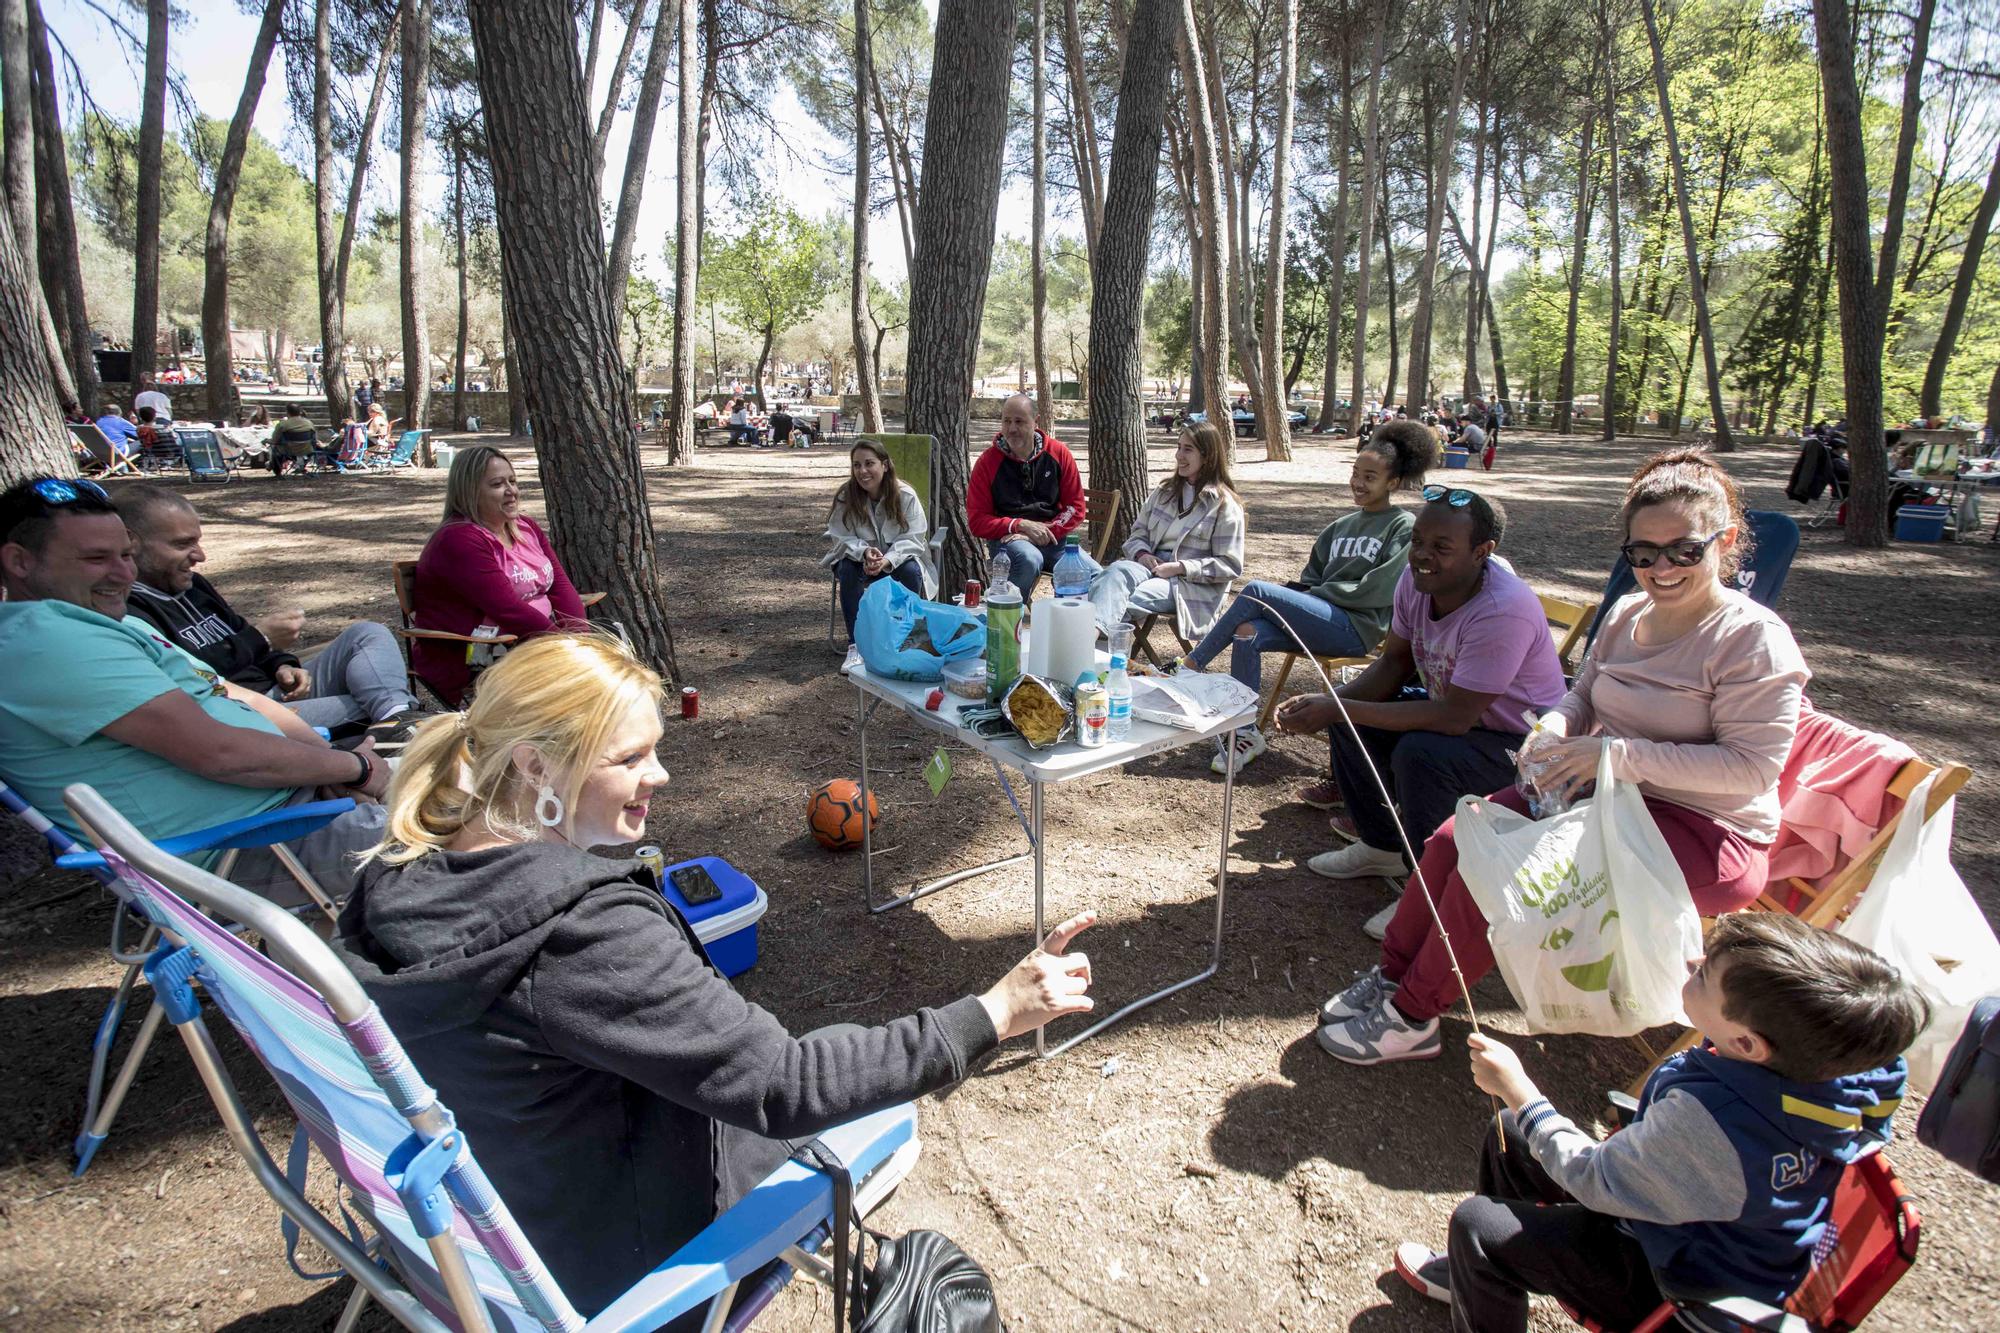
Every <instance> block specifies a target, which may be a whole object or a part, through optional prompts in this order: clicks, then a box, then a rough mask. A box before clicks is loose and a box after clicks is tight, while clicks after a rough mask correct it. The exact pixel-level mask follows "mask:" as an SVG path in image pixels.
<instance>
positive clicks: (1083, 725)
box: [1076, 685, 1111, 750]
mask: <svg viewBox="0 0 2000 1333" xmlns="http://www.w3.org/2000/svg"><path fill="white" fill-rule="evenodd" d="M1110 721H1111V696H1110V694H1109V693H1107V692H1106V691H1105V688H1104V687H1103V686H1102V685H1079V686H1077V687H1076V743H1077V744H1078V745H1082V746H1087V747H1089V748H1090V749H1093V750H1094V749H1096V748H1097V747H1098V746H1100V745H1102V744H1104V737H1105V728H1106V726H1108V725H1109V723H1110Z"/></svg>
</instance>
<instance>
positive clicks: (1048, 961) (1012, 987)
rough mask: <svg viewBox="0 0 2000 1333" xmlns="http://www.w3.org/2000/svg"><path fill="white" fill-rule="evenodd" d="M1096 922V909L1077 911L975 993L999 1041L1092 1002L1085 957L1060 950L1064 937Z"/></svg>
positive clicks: (1078, 1011)
mask: <svg viewBox="0 0 2000 1333" xmlns="http://www.w3.org/2000/svg"><path fill="white" fill-rule="evenodd" d="M1096 921H1097V913H1096V912H1081V913H1078V914H1077V915H1076V916H1073V917H1071V918H1070V919H1069V920H1067V921H1065V922H1063V923H1062V924H1061V925H1060V926H1057V927H1056V928H1055V929H1054V930H1052V931H1050V932H1049V934H1048V938H1047V939H1044V940H1043V941H1042V944H1041V947H1040V948H1038V949H1036V950H1034V951H1033V952H1031V953H1030V954H1029V955H1028V956H1027V957H1026V958H1023V959H1022V960H1021V961H1020V962H1018V963H1016V964H1014V966H1013V967H1012V968H1011V969H1010V970H1009V971H1008V973H1007V975H1006V976H1004V977H1002V978H1000V980H999V982H998V983H997V984H996V985H995V986H994V987H993V989H992V990H989V991H987V992H986V993H985V994H984V995H982V996H980V997H979V1002H980V1003H981V1004H982V1005H984V1006H986V1016H987V1017H988V1018H990V1019H992V1020H993V1030H994V1031H995V1032H997V1033H999V1034H1000V1040H1001V1041H1006V1040H1007V1039H1008V1038H1010V1037H1018V1036H1020V1035H1021V1034H1022V1033H1025V1032H1033V1031H1034V1030H1035V1029H1036V1028H1039V1027H1041V1026H1042V1025H1043V1024H1045V1023H1048V1022H1051V1021H1052V1020H1054V1019H1057V1018H1061V1017H1062V1016H1063V1015H1064V1014H1081V1013H1087V1012H1089V1010H1090V1009H1091V1008H1092V1007H1094V1005H1095V1003H1096V1002H1095V1001H1093V1000H1092V999H1091V998H1090V996H1089V995H1088V994H1086V992H1087V991H1089V989H1090V959H1089V957H1088V956H1086V955H1085V954H1083V953H1080V952H1079V953H1068V952H1065V951H1066V950H1067V949H1068V948H1069V946H1070V942H1071V941H1072V940H1074V939H1075V938H1076V937H1077V936H1078V935H1081V934H1082V933H1083V932H1084V930H1085V928H1087V927H1089V926H1091V925H1094V924H1095V923H1096Z"/></svg>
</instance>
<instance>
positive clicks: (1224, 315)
mask: <svg viewBox="0 0 2000 1333" xmlns="http://www.w3.org/2000/svg"><path fill="white" fill-rule="evenodd" d="M1178 27H1179V30H1180V31H1179V35H1178V37H1177V39H1176V40H1175V43H1174V54H1175V59H1176V60H1177V61H1178V62H1179V65H1180V73H1181V93H1182V96H1183V98H1184V99H1185V100H1186V102H1187V105H1188V108H1189V110H1190V111H1191V112H1192V113H1193V116H1192V119H1191V120H1190V121H1189V122H1188V137H1189V138H1190V139H1191V140H1192V141H1193V146H1194V153H1193V157H1194V161H1193V163H1192V164H1191V165H1192V166H1193V168H1194V178H1195V208H1196V211H1197V212H1198V214H1199V215H1200V218H1201V234H1200V237H1199V238H1198V239H1196V240H1193V241H1191V244H1195V245H1198V246H1200V247H1201V263H1200V265H1198V266H1197V269H1196V274H1197V276H1198V277H1199V279H1200V282H1201V301H1200V303H1199V304H1200V307H1201V338H1200V342H1201V357H1202V360H1201V399H1202V409H1201V410H1202V411H1203V412H1205V413H1206V414H1207V415H1208V418H1209V420H1211V421H1215V422H1218V423H1220V424H1221V425H1222V438H1223V439H1224V440H1226V441H1228V442H1229V444H1230V446H1231V448H1232V450H1233V449H1234V446H1235V442H1236V430H1235V426H1234V423H1233V422H1231V421H1230V420H1229V419H1228V417H1227V416H1223V415H1217V414H1218V413H1227V412H1228V411H1229V335H1228V332H1227V329H1228V318H1229V317H1228V312H1227V309H1226V306H1225V304H1224V297H1223V293H1222V284H1223V281H1224V274H1225V273H1226V272H1227V271H1228V267H1229V237H1228V235H1227V233H1226V232H1225V231H1224V230H1223V225H1222V214H1223V207H1222V176H1221V164H1220V162H1219V161H1218V156H1219V154H1218V150H1217V148H1216V144H1215V120H1214V117H1213V116H1211V115H1210V114H1209V106H1208V95H1207V93H1206V92H1205V91H1204V89H1206V87H1207V86H1208V74H1207V70H1206V69H1205V67H1204V63H1203V53H1202V49H1201V43H1200V41H1199V40H1198V33H1197V32H1196V29H1195V24H1194V0H1181V19H1180V23H1179V25H1178Z"/></svg>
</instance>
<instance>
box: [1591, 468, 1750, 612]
mask: <svg viewBox="0 0 2000 1333" xmlns="http://www.w3.org/2000/svg"><path fill="white" fill-rule="evenodd" d="M1658 504H1678V505H1682V506H1684V507H1685V508H1686V509H1687V511H1688V513H1689V515H1690V516H1691V517H1692V518H1693V519H1694V522H1695V524H1696V526H1697V527H1699V528H1701V529H1702V530H1703V532H1702V534H1699V535H1706V533H1709V532H1720V531H1722V530H1723V529H1724V528H1727V527H1730V526H1731V525H1734V526H1735V528H1736V544H1735V546H1733V547H1731V548H1730V549H1729V550H1726V551H1719V552H1718V554H1719V556H1720V559H1721V569H1720V575H1721V578H1722V581H1723V582H1724V583H1725V584H1727V583H1729V582H1730V581H1731V580H1733V579H1734V578H1735V577H1736V573H1737V571H1738V570H1739V569H1741V568H1742V567H1743V562H1744V561H1745V560H1747V559H1748V558H1749V557H1750V554H1751V552H1752V551H1753V550H1754V549H1755V548H1756V544H1757V541H1756V534H1755V533H1753V532H1752V531H1751V530H1750V524H1749V523H1748V522H1746V521H1745V520H1744V517H1743V495H1742V492H1740V491H1738V490H1737V489H1736V482H1735V479H1734V478H1732V477H1731V476H1730V475H1729V473H1728V471H1727V469H1725V468H1724V467H1723V466H1722V464H1720V463H1718V462H1716V461H1715V455H1714V454H1711V453H1710V452H1709V451H1708V450H1706V449H1695V448H1680V449H1664V450H1662V451H1660V452H1659V453H1657V454H1654V455H1653V456H1652V457H1651V458H1649V459H1647V460H1646V461H1645V462H1643V463H1641V464H1640V465H1639V470H1638V471H1637V472H1634V473H1633V474H1632V480H1631V481H1630V482H1629V483H1627V484H1626V487H1625V503H1624V504H1623V505H1622V506H1621V507H1620V508H1619V511H1618V526H1619V529H1620V530H1621V531H1622V532H1623V533H1624V534H1625V537H1624V539H1625V540H1626V541H1630V540H1631V538H1632V516H1633V515H1634V514H1636V513H1638V512H1639V511H1640V510H1641V509H1647V508H1650V507H1651V506H1653V505H1658Z"/></svg>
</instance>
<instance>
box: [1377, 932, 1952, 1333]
mask: <svg viewBox="0 0 2000 1333" xmlns="http://www.w3.org/2000/svg"><path fill="white" fill-rule="evenodd" d="M1682 1001H1683V1003H1684V1004H1685V1006H1686V1008H1687V1014H1688V1020H1689V1022H1690V1023H1691V1024H1692V1026H1693V1027H1694V1028H1695V1029H1696V1030H1697V1031H1699V1032H1700V1033H1701V1034H1702V1035H1703V1036H1704V1037H1705V1038H1706V1040H1705V1041H1704V1042H1703V1043H1702V1044H1701V1045H1699V1046H1697V1047H1696V1048H1695V1049H1693V1050H1689V1051H1684V1052H1682V1053H1681V1054H1680V1055H1677V1056H1674V1057H1673V1058H1672V1059H1670V1060H1668V1061H1666V1062H1665V1063H1664V1064H1662V1065H1661V1066H1660V1067H1659V1069H1658V1070H1656V1071H1654V1073H1653V1076H1652V1078H1650V1079H1648V1080H1647V1082H1646V1089H1645V1093H1644V1095H1643V1096H1642V1097H1641V1098H1640V1101H1639V1110H1638V1113H1637V1115H1636V1116H1635V1117H1633V1119H1632V1122H1631V1123H1630V1124H1629V1125H1628V1126H1627V1127H1626V1128H1625V1129H1623V1130H1621V1131H1620V1132H1619V1133H1617V1134H1614V1135H1612V1136H1611V1137H1610V1138H1607V1139H1605V1140H1604V1141H1603V1142H1601V1143H1600V1142H1598V1141H1596V1140H1594V1139H1592V1138H1591V1137H1590V1136H1589V1135H1587V1134H1585V1133H1584V1132H1583V1131H1581V1130H1579V1129H1578V1128H1577V1127H1576V1126H1575V1125H1574V1124H1572V1123H1571V1122H1570V1121H1569V1120H1567V1119H1565V1118H1564V1117H1563V1116H1561V1115H1559V1114H1558V1113H1557V1112H1556V1110H1555V1108H1554V1107H1552V1106H1550V1105H1549V1103H1548V1100H1547V1099H1546V1098H1545V1097H1543V1096H1542V1094H1541V1093H1540V1092H1539V1091H1538V1090H1537V1089H1536V1088H1535V1085H1534V1083H1533V1082H1532V1081H1531V1080H1530V1079H1529V1078H1528V1076H1527V1074H1526V1073H1524V1072H1523V1071H1522V1069H1521V1062H1520V1059H1519V1057H1517V1056H1516V1055H1515V1054H1514V1052H1513V1051H1511V1050H1509V1049H1508V1048H1507V1047H1505V1046H1503V1045H1501V1044H1500V1043H1499V1042H1497V1041H1494V1040H1492V1039H1491V1038H1489V1037H1485V1036H1480V1035H1475V1036H1473V1037H1472V1038H1470V1044H1471V1047H1472V1077H1473V1081H1474V1082H1475V1083H1477V1084H1478V1085H1479V1087H1480V1088H1481V1089H1482V1090H1484V1091H1486V1092H1490V1093H1492V1094H1493V1095H1494V1096H1496V1097H1499V1098H1500V1099H1501V1100H1503V1101H1504V1102H1506V1104H1507V1108H1508V1109H1507V1111H1506V1113H1505V1114H1504V1115H1503V1116H1502V1117H1501V1122H1502V1123H1501V1125H1500V1127H1499V1128H1498V1130H1497V1131H1495V1132H1489V1133H1488V1134H1487V1136H1486V1143H1485V1146H1484V1148H1483V1149H1482V1152H1481V1156H1480V1162H1479V1192H1478V1194H1476V1195H1475V1196H1474V1197H1472V1198H1470V1199H1467V1200H1466V1201H1465V1202H1464V1203H1461V1204H1460V1205H1459V1206H1458V1208H1457V1209H1456V1211H1454V1212H1453V1213H1452V1217H1451V1233H1450V1241H1449V1245H1448V1248H1447V1250H1446V1252H1445V1253H1444V1254H1436V1253H1433V1252H1432V1251H1431V1250H1430V1249H1429V1248H1428V1247H1427V1246H1423V1245H1419V1244H1416V1243H1414V1242H1406V1243H1404V1244H1403V1245H1401V1246H1398V1247H1397V1250H1396V1271H1397V1273H1398V1274H1399V1275H1401V1276H1402V1278H1403V1279H1404V1280H1405V1281H1406V1282H1408V1283H1409V1284H1410V1285H1411V1286H1413V1287H1415V1288H1416V1289H1417V1290H1418V1291H1421V1292H1423V1293H1424V1294H1425V1295H1427V1296H1430V1297H1432V1298H1433V1299H1435V1300H1440V1301H1448V1302H1450V1303H1451V1307H1452V1316H1451V1317H1452V1327H1453V1328H1455V1329H1458V1330H1460V1331H1461V1333H1491V1331H1497V1330H1507V1333H1514V1331H1515V1330H1521V1329H1525V1328H1527V1326H1528V1295H1529V1293H1530V1292H1540V1293H1543V1294H1546V1295H1551V1296H1555V1297H1558V1298H1560V1299H1562V1300H1564V1301H1567V1302H1568V1303H1569V1304H1570V1305H1572V1306H1573V1307H1575V1308H1577V1309H1579V1310H1581V1311H1582V1312H1583V1313H1585V1314H1587V1315H1589V1316H1590V1317H1592V1318H1593V1319H1595V1320H1597V1321H1598V1322H1599V1323H1601V1324H1603V1325H1604V1326H1605V1327H1607V1328H1630V1327H1632V1326H1633V1325H1634V1324H1636V1323H1638V1322H1639V1321H1640V1320H1642V1319H1644V1318H1645V1317H1646V1316H1647V1315H1648V1314H1650V1313H1652V1311H1653V1310H1654V1309H1656V1308H1658V1306H1659V1304H1660V1302H1661V1300H1662V1299H1664V1298H1668V1297H1678V1298H1681V1299H1684V1300H1692V1301H1712V1300H1717V1299H1721V1298H1723V1297H1728V1296H1739V1297H1741V1296H1748V1297H1752V1298H1754V1299H1756V1300H1759V1301H1762V1302H1765V1303H1766V1304H1769V1305H1774V1306H1775V1305H1780V1304H1782V1302H1783V1301H1784V1299H1785V1298H1786V1297H1787V1296H1789V1295H1790V1294H1791V1292H1792V1290H1793V1289H1794V1288H1795V1287H1797V1286H1798V1284H1799V1283H1800V1281H1801V1280H1802V1279H1803V1278H1804V1277H1805V1274H1806V1270H1807V1268H1808V1267H1809V1266H1810V1262H1811V1258H1812V1252H1813V1247H1814V1245H1815V1244H1817V1243H1818V1242H1819V1240H1820V1237H1821V1235H1822V1234H1823V1233H1824V1231H1825V1230H1826V1220H1827V1216H1828V1213H1829V1212H1830V1210H1831V1206H1832V1199H1833V1191H1834V1186H1835V1185H1836V1184H1837V1183H1838V1181H1839V1179H1840V1176H1841V1173H1842V1172H1843V1171H1844V1170H1845V1169H1846V1167H1847V1164H1848V1163H1850V1162H1852V1161H1854V1160H1855V1159H1856V1158H1859V1157H1861V1156H1864V1155H1865V1154H1867V1153H1869V1152H1872V1151H1874V1150H1875V1149H1876V1148H1879V1147H1881V1146H1882V1145H1883V1144H1884V1143H1887V1142H1888V1141H1889V1122H1890V1118H1891V1117H1892V1116H1893V1115H1894V1114H1895V1111H1896V1107H1897V1105H1898V1104H1899V1103H1900V1102H1901V1100H1902V1097H1903V1090H1904V1086H1905V1083H1906V1081H1907V1080H1906V1073H1905V1068H1904V1064H1903V1060H1902V1053H1903V1051H1905V1050H1906V1049H1908V1047H1909V1045H1910V1043H1911V1042H1912V1041H1914V1040H1916V1037H1917V1034H1918V1033H1919V1032H1921V1031H1922V1030H1923V1027H1924V1025H1925V1024H1926V1023H1927V1022H1928V1021H1929V1018H1930V1012H1929V1006H1928V1005H1927V1004H1926V1002H1925V1001H1924V998H1923V996H1922V995H1920V994H1919V993H1918V992H1917V991H1916V990H1914V989H1913V988H1912V987H1911V986H1910V985H1909V984H1908V983H1907V982H1905V981H1904V980H1903V977H1902V974H1901V973H1899V972H1898V971H1897V970H1896V968H1895V967H1893V966H1892V965H1891V964H1889V963H1888V962H1886V961H1884V960H1883V959H1882V958H1880V957H1879V956H1877V955H1876V954H1874V953H1872V952H1870V951H1869V950H1867V949H1865V948H1863V947H1862V946H1861V945H1858V944H1856V943H1854V942H1853V941H1852V940H1848V939H1845V938H1843V937H1841V936H1839V935H1834V934H1831V933H1829V932H1827V931H1823V930H1817V929H1815V928H1813V927H1811V926H1808V925H1806V924H1805V923H1803V922H1801V921H1799V920H1798V919H1797V918H1795V917H1789V916H1782V915H1778V914H1776V913H1768V912H1744V913H1737V914H1735V915H1732V916H1725V917H1723V918H1721V919H1720V920H1719V921H1717V922H1716V924H1715V928H1714V930H1713V931H1712V932H1711V933H1710V935H1709V939H1708V956H1707V957H1706V958H1705V959H1703V960H1702V961H1701V962H1700V964H1699V965H1697V966H1695V967H1694V968H1693V970H1692V972H1691V974H1690V975H1689V977H1688V981H1687V985H1686V987H1685V988H1684V989H1683V991H1682ZM1501 1135H1504V1136H1505V1137H1504V1140H1503V1139H1502V1137H1501Z"/></svg>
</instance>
